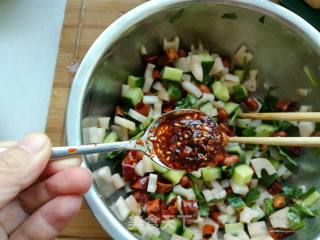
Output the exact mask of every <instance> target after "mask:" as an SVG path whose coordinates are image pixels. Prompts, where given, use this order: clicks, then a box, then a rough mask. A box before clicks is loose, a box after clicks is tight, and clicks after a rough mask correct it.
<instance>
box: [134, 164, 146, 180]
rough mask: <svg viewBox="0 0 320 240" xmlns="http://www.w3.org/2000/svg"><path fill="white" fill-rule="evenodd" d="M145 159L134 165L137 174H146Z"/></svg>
mask: <svg viewBox="0 0 320 240" xmlns="http://www.w3.org/2000/svg"><path fill="white" fill-rule="evenodd" d="M143 165H144V164H143V161H139V162H138V163H137V164H136V165H135V166H134V171H135V172H136V174H137V175H138V176H140V177H142V176H143V175H144V166H143Z"/></svg>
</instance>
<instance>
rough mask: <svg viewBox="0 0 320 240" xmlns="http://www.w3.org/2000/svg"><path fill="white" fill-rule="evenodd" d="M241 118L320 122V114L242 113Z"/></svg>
mask: <svg viewBox="0 0 320 240" xmlns="http://www.w3.org/2000/svg"><path fill="white" fill-rule="evenodd" d="M239 116H240V117H241V118H249V119H260V120H286V121H309V122H320V112H276V113H240V114H239Z"/></svg>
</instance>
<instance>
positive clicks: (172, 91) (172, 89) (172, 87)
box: [168, 84, 181, 99]
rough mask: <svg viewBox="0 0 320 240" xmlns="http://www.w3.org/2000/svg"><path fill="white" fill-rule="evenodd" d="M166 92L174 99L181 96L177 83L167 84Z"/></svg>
mask: <svg viewBox="0 0 320 240" xmlns="http://www.w3.org/2000/svg"><path fill="white" fill-rule="evenodd" d="M168 93H169V95H170V96H171V97H172V98H174V99H180V98H181V89H180V87H179V86H178V85H177V84H169V87H168Z"/></svg>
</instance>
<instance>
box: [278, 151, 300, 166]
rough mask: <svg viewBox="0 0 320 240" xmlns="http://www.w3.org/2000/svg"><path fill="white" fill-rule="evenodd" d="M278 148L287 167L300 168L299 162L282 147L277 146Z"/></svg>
mask: <svg viewBox="0 0 320 240" xmlns="http://www.w3.org/2000/svg"><path fill="white" fill-rule="evenodd" d="M277 148H278V151H279V153H280V155H281V156H283V157H284V159H285V163H286V165H288V166H289V167H290V166H291V167H297V166H298V164H297V162H296V161H294V160H293V159H292V158H291V157H290V156H289V155H288V154H287V153H286V152H285V151H284V150H283V149H282V148H281V147H279V146H277Z"/></svg>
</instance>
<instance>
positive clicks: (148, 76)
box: [142, 63, 156, 93]
mask: <svg viewBox="0 0 320 240" xmlns="http://www.w3.org/2000/svg"><path fill="white" fill-rule="evenodd" d="M155 67H156V66H155V65H154V64H151V63H148V65H147V67H146V71H145V72H144V85H143V88H142V90H143V92H144V93H148V92H150V89H151V86H152V84H153V76H152V75H153V70H154V68H155Z"/></svg>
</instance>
